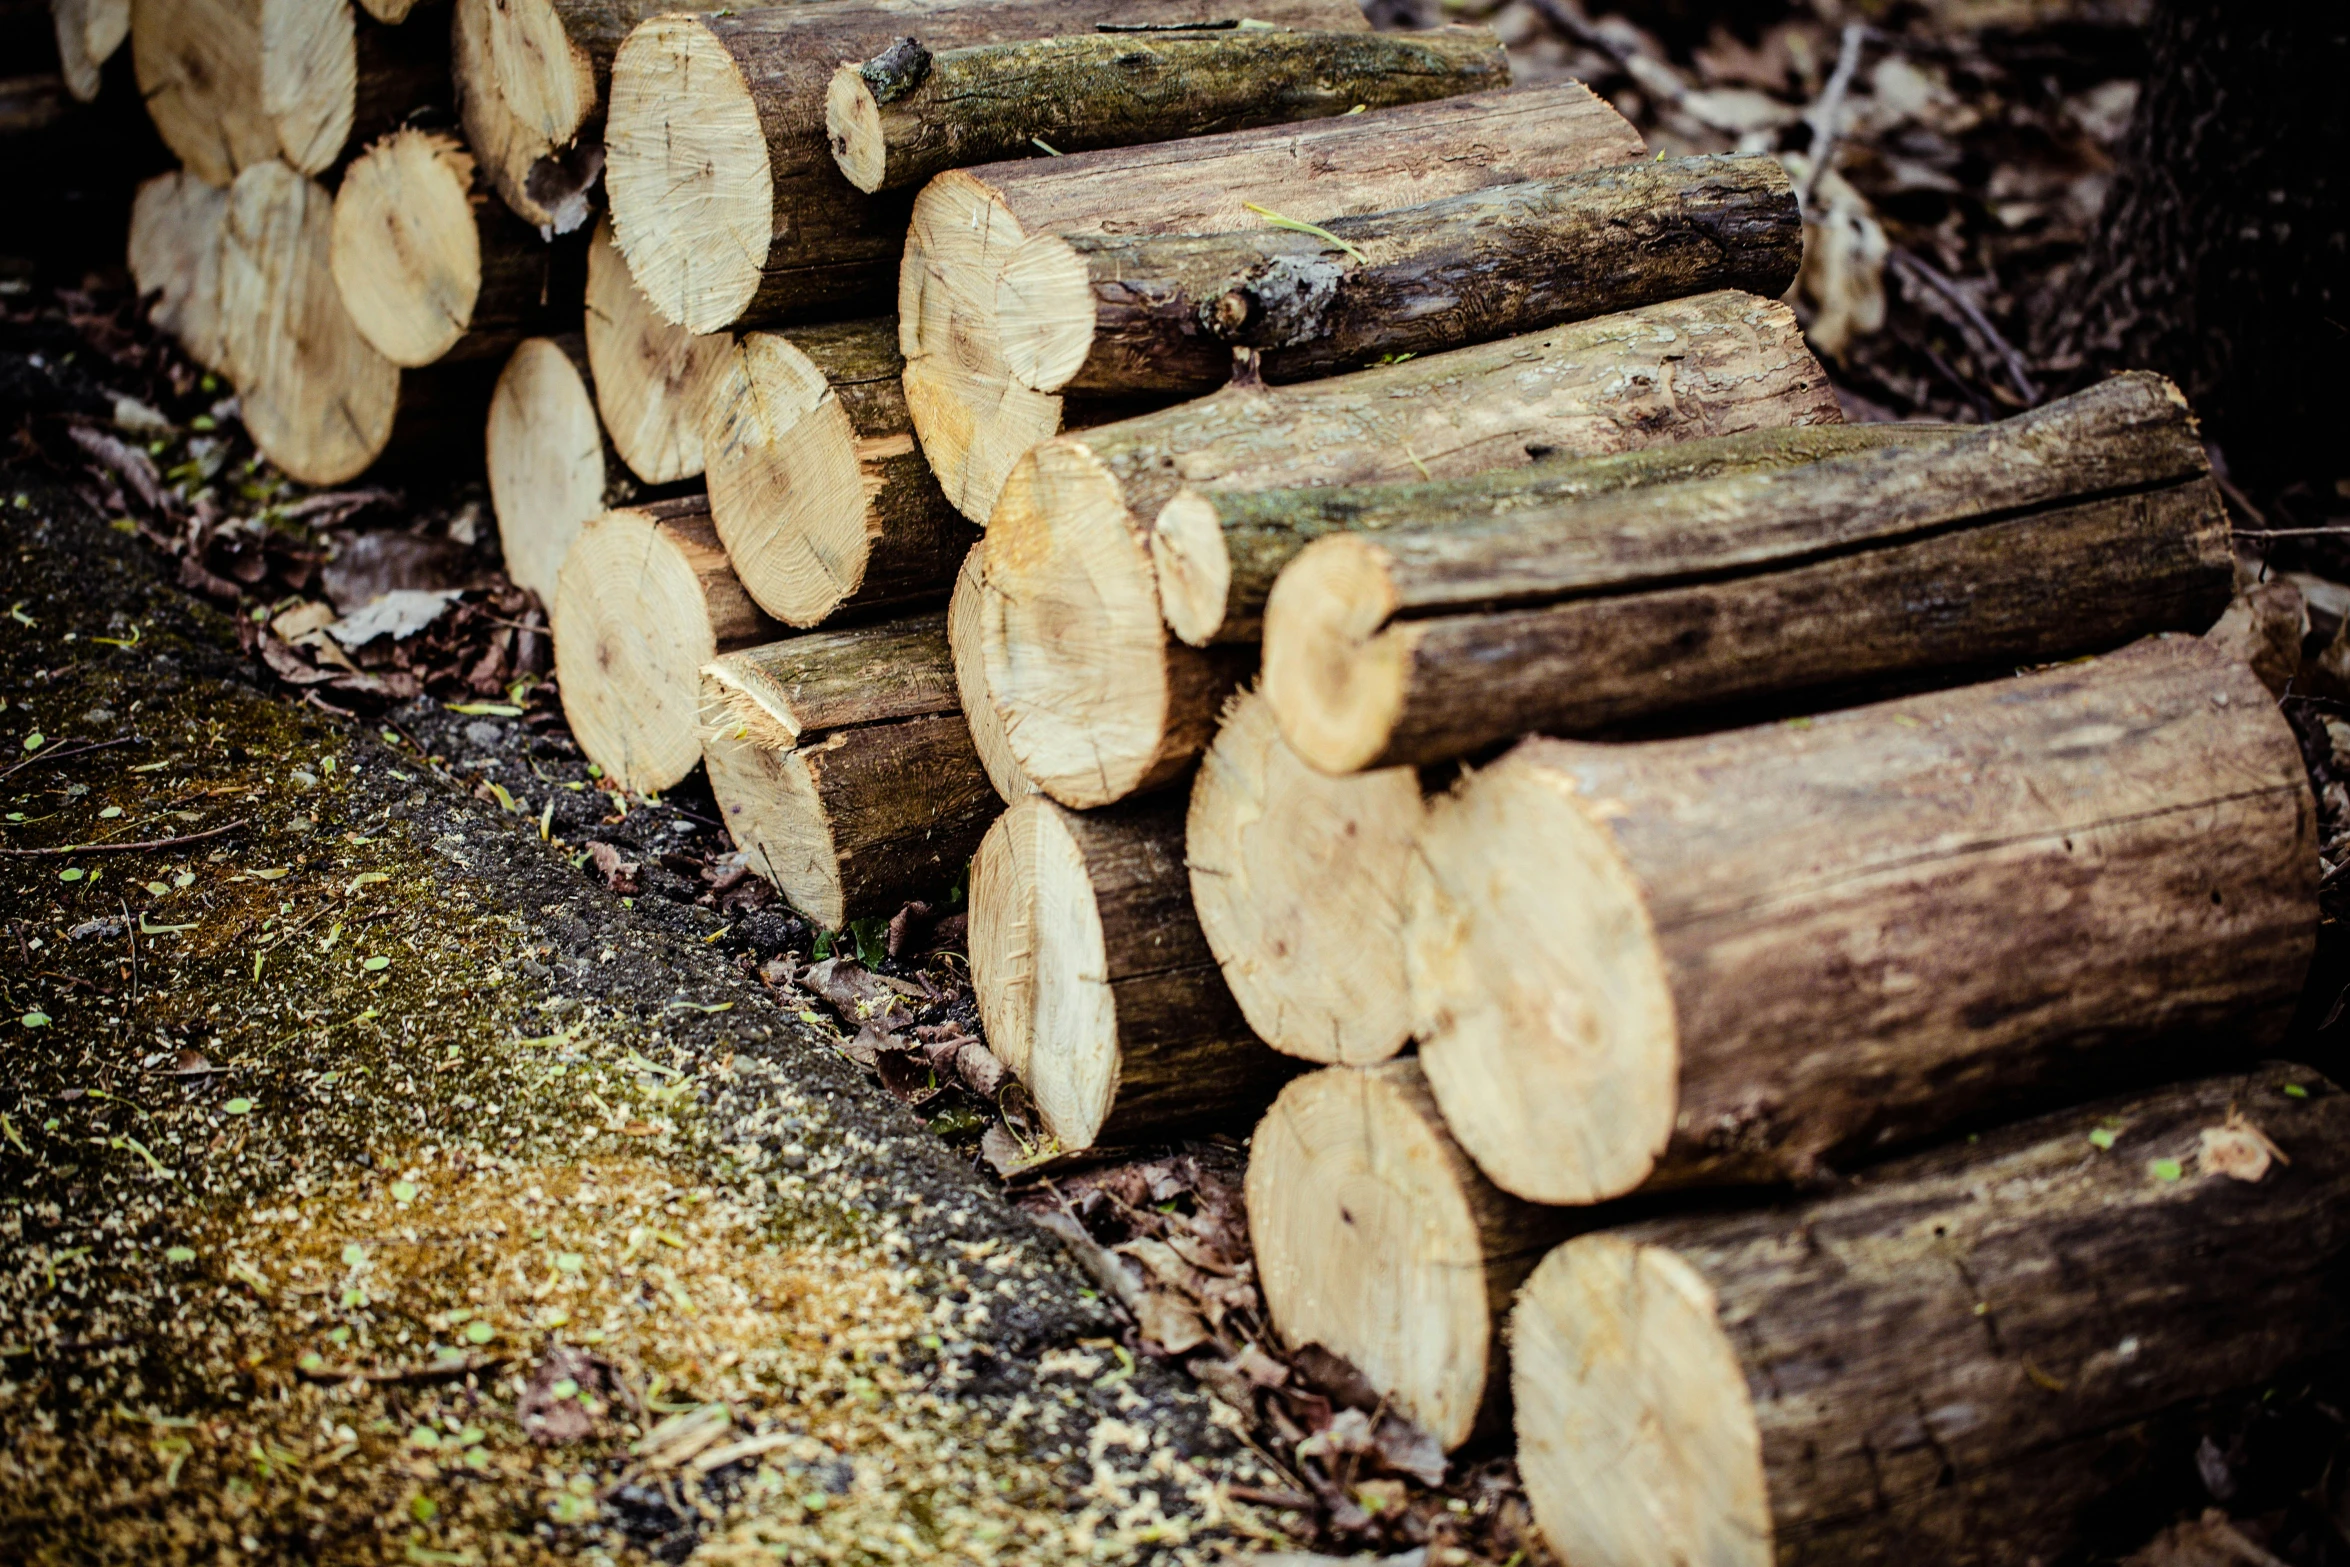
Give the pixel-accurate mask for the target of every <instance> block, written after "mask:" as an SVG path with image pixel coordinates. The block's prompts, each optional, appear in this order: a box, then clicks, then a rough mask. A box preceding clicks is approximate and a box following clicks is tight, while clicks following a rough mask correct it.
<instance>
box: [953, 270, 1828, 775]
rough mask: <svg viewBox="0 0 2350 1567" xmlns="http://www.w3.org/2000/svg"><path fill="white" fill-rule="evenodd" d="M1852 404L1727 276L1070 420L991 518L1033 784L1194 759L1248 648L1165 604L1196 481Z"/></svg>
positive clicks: (989, 602) (1311, 471)
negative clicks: (1610, 308)
mask: <svg viewBox="0 0 2350 1567" xmlns="http://www.w3.org/2000/svg"><path fill="white" fill-rule="evenodd" d="M1840 419H1841V415H1840V414H1839V413H1838V411H1837V407H1836V401H1835V397H1834V394H1833V393H1832V392H1831V391H1830V389H1829V387H1828V382H1827V377H1826V376H1825V374H1824V373H1823V372H1822V371H1821V370H1820V367H1819V365H1818V363H1817V362H1816V361H1815V360H1814V359H1813V358H1812V357H1811V354H1810V353H1809V351H1808V350H1806V349H1805V348H1804V346H1803V342H1802V337H1801V334H1800V333H1799V332H1798V331H1797V329H1796V326H1795V318H1794V316H1793V315H1792V313H1790V312H1789V311H1788V309H1787V307H1786V306H1784V305H1782V304H1777V303H1773V302H1768V301H1765V300H1761V299H1756V298H1754V297H1752V296H1750V295H1744V294H1732V293H1716V294H1705V295H1700V296H1699V297H1697V298H1695V299H1688V300H1675V301H1672V302H1669V303H1666V304H1662V305H1653V306H1648V307H1646V308H1644V309H1641V310H1635V311H1626V312H1623V313H1621V314H1618V315H1613V316H1603V317H1600V318H1598V319H1597V320H1593V321H1586V322H1578V323H1575V324H1572V325H1568V326H1560V327H1554V328H1552V329H1551V330H1550V331H1548V332H1543V333H1537V334H1531V335H1529V336H1526V337H1520V338H1511V339H1506V340H1504V341H1502V342H1498V343H1487V344H1483V345H1481V346H1478V347H1475V348H1463V349H1456V350H1454V351H1453V352H1451V353H1449V354H1433V355H1429V356H1427V357H1425V358H1420V359H1414V360H1411V361H1409V362H1408V363H1405V364H1399V365H1388V366H1382V367H1380V368H1378V369H1374V370H1363V371H1358V372H1356V373H1355V374H1353V375H1350V376H1338V377H1333V378H1331V379H1329V380H1326V381H1308V382H1302V383H1299V384H1296V385H1293V386H1283V387H1272V388H1266V387H1253V388H1251V387H1235V388H1231V389H1228V390H1226V391H1223V392H1219V393H1217V394H1216V395H1215V396H1213V397H1206V398H1202V399H1200V400H1199V401H1197V402H1192V403H1185V404H1181V405H1179V406H1177V407H1175V408H1171V409H1167V410H1164V411H1163V412H1160V413H1156V414H1151V415H1147V416H1145V417H1142V418H1139V419H1130V420H1126V421H1124V422H1122V423H1118V424H1111V425H1104V426H1101V427H1099V428H1096V429H1092V430H1087V431H1084V432H1081V433H1079V434H1076V435H1066V436H1060V437H1057V438H1055V439H1054V440H1052V441H1049V442H1047V443H1045V444H1044V445H1042V446H1039V447H1038V448H1037V449H1036V450H1035V451H1034V452H1032V453H1030V454H1029V455H1028V456H1027V457H1025V458H1023V459H1022V460H1021V463H1020V465H1019V466H1018V467H1017V468H1015V469H1014V470H1013V473H1012V477H1011V479H1010V481H1009V482H1008V483H1007V484H1006V485H1005V487H1004V494H1003V497H1002V499H1001V500H1000V501H999V502H998V504H997V506H996V510H995V514H994V517H993V519H992V521H991V523H990V526H989V535H990V540H991V542H990V545H989V553H988V558H989V562H990V565H989V570H988V573H987V591H986V592H985V594H984V595H983V598H982V612H981V615H980V626H979V633H980V637H981V650H982V656H983V657H984V658H985V659H986V661H987V680H988V685H989V687H990V689H991V690H992V691H993V692H994V695H995V700H996V704H997V709H998V711H999V712H1000V713H1001V714H1002V716H1003V718H1004V722H1005V729H1006V733H1007V734H1008V736H1009V738H1010V740H1011V744H1012V751H1013V754H1014V755H1015V756H1016V757H1017V758H1018V759H1019V762H1020V765H1021V767H1022V768H1023V769H1024V770H1025V771H1026V772H1027V774H1028V776H1029V777H1031V778H1033V779H1034V780H1035V781H1036V784H1037V786H1038V787H1039V788H1041V789H1042V790H1044V792H1045V793H1047V794H1049V795H1051V796H1052V797H1053V798H1055V799H1057V800H1060V801H1061V802H1062V803H1064V804H1067V805H1072V806H1076V807H1078V808H1080V809H1084V808H1088V807H1091V806H1095V805H1101V804H1105V803H1107V802H1108V801H1111V800H1116V799H1120V798H1122V797H1124V796H1125V795H1128V794H1132V793H1134V792H1136V791H1138V790H1143V789H1148V788H1152V787H1155V786H1157V785H1159V784H1163V783H1166V782H1169V781H1171V780H1172V779H1173V778H1174V777H1175V776H1176V774H1178V773H1179V772H1181V771H1182V770H1183V769H1184V768H1185V767H1187V766H1188V765H1189V764H1190V762H1191V760H1192V758H1194V757H1196V756H1197V755H1198V754H1199V752H1200V750H1201V748H1202V747H1204V746H1205V745H1206V744H1207V741H1208V738H1209V735H1210V733H1211V732H1212V729H1213V727H1214V722H1215V714H1216V710H1217V708H1218V707H1219V706H1220V705H1221V704H1222V702H1223V699H1224V697H1225V696H1226V695H1227V694H1229V692H1230V691H1231V690H1232V688H1233V686H1234V684H1236V682H1237V679H1238V677H1239V676H1241V675H1243V674H1245V673H1246V672H1247V668H1248V665H1249V664H1250V663H1251V662H1253V651H1254V650H1253V649H1250V648H1247V647H1223V648H1210V649H1206V650H1199V649H1193V648H1188V647H1185V646H1183V645H1181V644H1179V643H1177V642H1175V641H1174V640H1173V639H1172V638H1171V637H1169V636H1168V635H1167V631H1166V627H1165V624H1164V622H1163V621H1162V620H1161V618H1160V611H1159V595H1158V587H1157V583H1156V581H1155V579H1154V576H1153V571H1152V564H1151V556H1150V547H1149V543H1148V539H1149V525H1150V519H1151V518H1153V517H1155V516H1156V515H1157V514H1158V512H1159V510H1160V508H1161V507H1163V506H1164V505H1165V504H1166V503H1167V502H1168V501H1169V500H1170V499H1171V498H1172V497H1173V495H1174V493H1175V492H1176V490H1177V489H1179V488H1181V487H1182V486H1184V485H1187V484H1188V485H1189V486H1191V487H1193V488H1215V489H1271V488H1276V487H1296V486H1303V485H1342V484H1360V483H1376V482H1379V481H1383V480H1396V479H1402V478H1406V477H1409V476H1411V475H1413V474H1415V473H1416V474H1418V475H1419V476H1420V477H1423V478H1431V479H1433V478H1450V477H1454V476H1458V475H1466V474H1472V473H1476V472H1478V471H1480V470H1483V469H1492V468H1506V467H1511V466H1521V465H1523V464H1524V463H1525V462H1526V461H1527V460H1528V458H1527V450H1528V448H1529V447H1530V446H1533V447H1548V448H1553V449H1561V450H1566V451H1570V452H1580V453H1593V454H1596V453H1605V452H1614V451H1622V450H1626V449H1628V448H1632V447H1638V446H1647V445H1654V444H1660V443H1663V442H1668V441H1673V440H1676V439H1684V438H1688V437H1692V436H1702V435H1717V434H1731V433H1736V432H1738V431H1742V430H1750V429H1760V428H1767V427H1772V426H1784V425H1796V424H1808V423H1836V422H1838V421H1839V420H1840ZM999 538H1000V542H997V541H998V540H999Z"/></svg>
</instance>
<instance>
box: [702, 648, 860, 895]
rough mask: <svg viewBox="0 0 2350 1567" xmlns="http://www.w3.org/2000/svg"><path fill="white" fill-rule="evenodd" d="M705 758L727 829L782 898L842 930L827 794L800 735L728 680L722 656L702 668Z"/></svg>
mask: <svg viewBox="0 0 2350 1567" xmlns="http://www.w3.org/2000/svg"><path fill="white" fill-rule="evenodd" d="M701 723H702V758H703V761H704V763H705V764H706V766H707V767H708V769H709V775H710V793H711V796H712V798H713V799H715V800H716V801H717V804H718V814H719V816H720V817H721V818H722V819H723V820H724V821H725V823H726V830H727V832H728V834H729V835H730V836H732V838H733V839H734V842H735V844H736V846H737V847H739V848H741V849H742V850H743V851H744V852H745V853H746V854H747V855H748V856H749V857H750V860H751V865H752V869H754V870H756V871H757V872H758V873H759V874H760V875H761V876H764V877H765V878H766V879H767V880H768V881H770V882H772V883H774V885H775V887H776V889H777V890H778V891H780V892H781V893H782V894H783V896H784V901H786V902H787V903H789V904H790V905H791V906H792V907H793V908H795V909H798V910H799V911H800V912H801V913H803V914H805V915H807V916H808V918H809V919H811V920H813V921H815V922H816V925H817V928H818V929H821V930H839V929H840V928H841V927H842V924H843V923H844V918H843V917H844V912H845V906H846V901H847V900H846V897H845V895H844V892H843V889H842V885H841V867H840V853H839V850H838V849H837V848H836V846H835V845H834V843H833V833H832V821H831V817H830V815H829V813H828V812H827V811H826V809H825V802H824V797H823V794H822V791H820V790H819V789H818V788H817V786H816V780H815V778H814V777H813V776H812V775H811V774H810V772H809V770H808V762H807V758H805V757H804V756H802V755H801V754H800V753H799V751H798V750H797V749H795V748H796V746H797V745H798V743H799V735H798V734H797V733H796V732H795V731H793V730H792V729H791V728H790V727H789V726H788V725H787V724H785V723H784V722H783V721H781V720H780V719H779V718H778V717H777V715H775V714H773V713H771V712H769V711H768V710H767V709H766V707H765V706H763V705H762V704H761V703H760V702H759V701H758V700H757V698H756V697H755V696H753V695H752V694H751V693H750V692H748V691H746V690H744V689H743V687H742V685H741V683H740V682H739V681H736V680H734V679H732V678H730V672H729V670H728V668H727V665H726V662H725V660H723V659H722V660H719V661H718V662H716V663H713V664H710V665H708V666H707V667H705V668H704V669H703V671H702V715H701Z"/></svg>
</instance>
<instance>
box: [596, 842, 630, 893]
mask: <svg viewBox="0 0 2350 1567" xmlns="http://www.w3.org/2000/svg"><path fill="white" fill-rule="evenodd" d="M588 858H589V859H591V860H593V861H594V862H595V866H596V874H597V875H599V876H601V877H603V878H604V885H606V886H607V887H610V888H611V889H612V890H613V891H614V892H618V893H632V892H635V891H636V890H637V872H638V871H639V870H641V869H642V868H643V867H642V866H640V865H639V864H638V863H637V862H636V861H635V860H624V859H622V858H621V857H620V851H619V850H618V849H615V848H613V847H612V845H610V844H608V843H591V844H589V845H588Z"/></svg>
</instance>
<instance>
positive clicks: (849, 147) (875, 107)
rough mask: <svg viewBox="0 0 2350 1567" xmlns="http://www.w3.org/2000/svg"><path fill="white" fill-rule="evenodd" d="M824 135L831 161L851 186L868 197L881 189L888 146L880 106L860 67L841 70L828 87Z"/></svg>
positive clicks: (825, 100) (887, 157)
mask: <svg viewBox="0 0 2350 1567" xmlns="http://www.w3.org/2000/svg"><path fill="white" fill-rule="evenodd" d="M824 134H825V136H826V138H827V139H828V140H829V141H830V142H831V144H832V161H833V162H834V163H836V164H838V165H839V166H840V172H841V174H842V175H843V176H844V177H845V178H846V179H847V180H848V182H849V183H850V184H851V185H854V186H856V187H857V189H859V190H861V191H863V192H865V193H866V194H867V195H871V194H872V193H873V192H875V191H877V190H879V189H881V181H882V179H883V177H884V176H885V175H886V174H887V173H888V163H889V142H888V139H887V138H886V137H884V136H883V135H882V133H881V106H880V105H879V104H877V103H875V102H874V101H873V89H872V88H871V87H870V86H868V85H867V84H866V81H865V76H864V73H863V71H862V69H861V68H859V67H858V66H855V65H844V66H842V67H841V68H840V69H839V70H837V71H835V72H833V73H832V80H831V81H830V82H828V83H826V84H825V88H824Z"/></svg>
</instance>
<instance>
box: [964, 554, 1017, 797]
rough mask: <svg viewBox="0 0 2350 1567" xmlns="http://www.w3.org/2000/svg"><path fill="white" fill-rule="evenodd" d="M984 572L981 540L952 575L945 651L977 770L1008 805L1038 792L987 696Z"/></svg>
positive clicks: (985, 560) (985, 564)
mask: <svg viewBox="0 0 2350 1567" xmlns="http://www.w3.org/2000/svg"><path fill="white" fill-rule="evenodd" d="M986 571H987V539H986V538H985V536H982V537H981V538H980V540H979V542H978V543H976V544H974V545H972V546H971V548H970V549H969V550H967V551H965V552H964V555H963V564H962V566H961V568H960V569H958V570H957V571H956V573H955V590H954V593H953V594H952V595H951V596H950V597H949V598H948V600H947V648H948V652H949V654H950V655H951V656H952V658H953V660H954V667H955V697H956V700H957V701H958V702H959V703H960V704H961V706H962V709H963V720H964V722H965V723H966V724H968V725H969V726H970V730H971V744H972V746H973V747H974V748H975V749H976V750H977V751H978V752H979V765H980V766H981V767H982V768H983V769H985V770H986V773H987V781H988V783H989V784H990V785H992V786H993V787H994V789H995V792H996V793H997V794H998V795H1000V796H1002V797H1003V802H1004V803H1005V804H1006V805H1010V804H1011V803H1012V802H1013V801H1014V800H1018V799H1021V798H1023V797H1025V796H1027V795H1032V794H1034V793H1036V792H1037V790H1036V785H1035V784H1033V783H1031V782H1030V781H1029V778H1028V775H1027V774H1026V773H1024V772H1022V771H1021V770H1020V764H1019V763H1018V762H1016V761H1014V760H1013V759H1012V746H1011V742H1010V741H1008V740H1006V739H1005V738H1004V721H1003V719H1002V717H1001V716H999V715H998V714H997V712H996V705H995V698H994V697H993V696H991V695H989V694H988V689H987V664H986V661H985V660H983V659H982V658H980V656H979V602H980V593H981V585H982V581H983V579H984V577H985V574H986Z"/></svg>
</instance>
